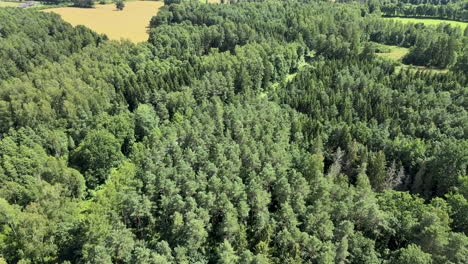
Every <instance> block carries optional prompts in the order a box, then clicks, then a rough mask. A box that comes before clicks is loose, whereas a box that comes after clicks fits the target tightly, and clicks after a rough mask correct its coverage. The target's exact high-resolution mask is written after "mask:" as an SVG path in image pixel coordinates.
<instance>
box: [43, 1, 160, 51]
mask: <svg viewBox="0 0 468 264" xmlns="http://www.w3.org/2000/svg"><path fill="white" fill-rule="evenodd" d="M163 5H164V3H163V2H156V1H135V2H127V3H125V9H124V10H122V11H118V10H117V9H116V8H115V4H108V5H96V6H95V8H76V7H61V8H52V9H46V10H44V12H54V13H57V14H59V15H61V16H62V18H63V20H65V21H67V22H69V23H70V24H72V25H74V26H76V25H84V26H86V27H89V28H90V29H92V30H94V31H96V32H98V33H102V34H106V35H107V36H108V37H109V38H110V39H114V40H120V39H129V40H131V41H132V42H136V43H137V42H143V41H146V40H148V32H147V30H148V25H149V22H150V20H151V17H153V16H154V14H156V13H157V10H159V8H161V7H162V6H163Z"/></svg>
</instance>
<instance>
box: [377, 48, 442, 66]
mask: <svg viewBox="0 0 468 264" xmlns="http://www.w3.org/2000/svg"><path fill="white" fill-rule="evenodd" d="M373 44H374V45H375V48H376V50H377V51H378V52H376V53H375V54H376V55H378V56H381V57H384V58H388V59H392V60H396V61H399V62H401V59H402V58H403V57H404V56H405V55H406V54H407V53H408V52H409V49H408V48H402V47H398V46H390V45H384V44H379V43H373ZM401 69H411V70H412V71H431V72H434V73H447V72H448V70H447V69H438V68H433V67H425V66H416V65H406V64H401V66H398V68H397V71H399V70H401Z"/></svg>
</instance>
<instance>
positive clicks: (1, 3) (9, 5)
mask: <svg viewBox="0 0 468 264" xmlns="http://www.w3.org/2000/svg"><path fill="white" fill-rule="evenodd" d="M19 4H20V3H18V2H3V1H0V7H14V6H17V5H19Z"/></svg>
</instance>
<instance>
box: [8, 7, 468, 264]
mask: <svg viewBox="0 0 468 264" xmlns="http://www.w3.org/2000/svg"><path fill="white" fill-rule="evenodd" d="M8 12H18V13H21V12H25V14H27V15H28V16H29V17H30V19H33V20H37V21H43V20H45V21H47V20H48V19H51V18H53V17H55V16H54V15H51V14H42V13H38V12H29V11H24V10H14V11H13V10H10V11H8ZM38 23H39V25H41V24H40V23H41V22H38ZM62 23H63V22H62ZM11 24H12V25H16V27H15V28H16V30H17V32H18V33H17V35H18V36H19V37H18V38H24V39H26V40H27V39H28V37H29V34H26V33H25V31H27V30H28V27H27V26H21V24H20V22H19V21H13V22H11ZM151 26H152V29H151V35H150V39H149V42H147V43H140V44H138V45H136V44H131V43H128V42H113V41H108V40H104V39H101V40H100V41H96V42H94V44H89V45H84V46H82V47H81V48H80V49H77V50H76V51H75V50H73V52H68V51H66V50H60V49H58V50H57V52H58V53H60V54H63V55H61V56H59V59H58V60H54V59H47V60H43V61H42V63H40V64H36V65H35V66H34V67H31V68H14V69H15V74H14V75H6V76H4V77H1V78H0V120H1V121H2V122H1V127H0V133H1V139H0V262H1V261H3V260H5V261H6V262H7V263H17V262H20V263H28V262H29V263H57V262H65V263H66V262H69V263H252V264H253V263H265V264H266V263H466V256H468V238H467V236H466V234H468V224H467V218H466V212H467V210H468V179H467V177H466V169H467V162H468V161H467V160H466V157H468V153H467V150H468V146H467V139H466V135H465V123H466V122H465V121H466V119H467V112H466V107H465V99H464V94H466V87H467V86H468V85H467V84H468V80H467V75H466V74H465V73H464V72H463V71H465V70H466V67H464V66H463V65H464V64H463V63H466V55H464V51H463V50H462V48H460V49H459V50H457V52H458V53H460V54H461V55H460V58H461V59H457V60H456V62H455V64H454V65H455V66H454V67H453V71H451V72H449V73H447V74H433V73H427V72H415V71H412V70H408V71H407V70H401V69H398V68H397V65H396V63H394V62H391V61H387V60H384V59H382V58H378V57H376V56H375V55H374V52H373V50H372V45H371V44H370V43H369V41H375V42H380V43H386V44H390V43H396V44H397V45H404V46H413V45H417V43H419V42H420V41H421V40H420V39H422V38H423V37H424V36H428V35H431V34H433V35H435V36H438V37H439V36H440V37H441V38H447V39H448V38H454V39H456V40H457V41H459V42H460V43H462V42H464V41H465V39H466V38H464V37H463V35H462V33H461V31H460V29H457V28H452V27H450V26H441V27H438V28H436V27H425V26H421V25H403V24H399V23H396V22H392V21H382V20H381V19H380V18H379V17H377V16H375V15H374V14H369V13H368V12H367V11H366V9H365V8H362V6H360V5H355V4H352V5H347V4H332V3H298V2H280V1H268V2H263V3H238V4H233V5H206V4H205V5H201V4H194V3H193V4H190V3H183V4H177V3H175V4H171V5H169V6H166V7H165V8H163V9H162V10H160V11H159V13H158V15H157V16H156V17H155V18H153V19H152V22H151ZM51 27H52V28H53V26H51ZM41 28H42V26H41ZM78 29H79V28H75V29H74V30H78ZM0 30H1V28H0ZM36 30H38V29H36ZM73 32H74V31H70V32H68V33H67V34H66V36H68V37H70V38H71V40H73V39H74V38H76V41H77V42H78V43H80V42H79V39H80V38H81V35H79V34H76V36H74V35H73V34H74V33H73ZM21 33H22V34H21ZM61 34H65V33H61V32H60V31H50V32H49V34H42V35H41V34H39V35H37V37H36V38H35V42H38V43H41V42H42V41H44V42H49V43H53V41H55V39H57V38H58V36H60V35H61ZM30 36H32V37H34V36H36V35H34V34H31V35H30ZM96 38H97V39H100V38H101V36H97V35H96ZM71 43H73V41H71ZM1 49H2V46H0V50H1ZM41 54H42V53H39V54H38V56H42V55H41ZM44 54H45V55H43V56H44V57H46V58H48V53H44ZM421 56H427V54H422V55H421ZM17 59H18V60H20V59H22V58H21V57H12V60H13V61H16V60H17ZM5 68H6V69H9V68H8V67H6V66H5ZM12 68H13V67H12Z"/></svg>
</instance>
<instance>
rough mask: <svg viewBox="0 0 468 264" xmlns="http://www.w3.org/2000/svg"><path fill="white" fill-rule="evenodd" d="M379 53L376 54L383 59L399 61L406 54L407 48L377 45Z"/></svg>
mask: <svg viewBox="0 0 468 264" xmlns="http://www.w3.org/2000/svg"><path fill="white" fill-rule="evenodd" d="M378 46H379V48H378V49H379V50H380V52H377V53H376V54H377V55H379V56H382V57H385V58H390V59H394V60H401V59H402V58H403V57H404V56H405V55H406V54H407V53H408V52H409V49H408V48H402V47H398V46H389V45H383V44H378Z"/></svg>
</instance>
